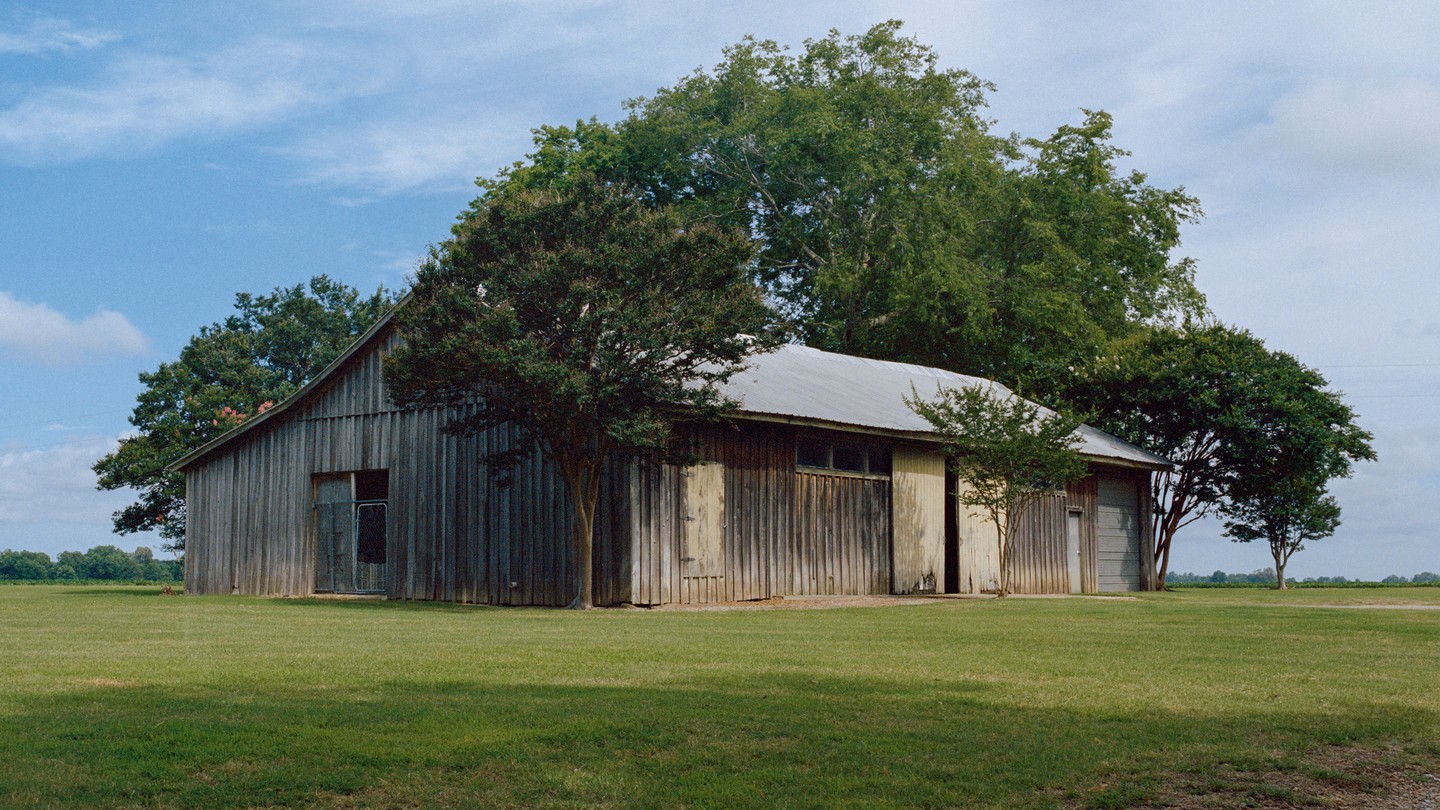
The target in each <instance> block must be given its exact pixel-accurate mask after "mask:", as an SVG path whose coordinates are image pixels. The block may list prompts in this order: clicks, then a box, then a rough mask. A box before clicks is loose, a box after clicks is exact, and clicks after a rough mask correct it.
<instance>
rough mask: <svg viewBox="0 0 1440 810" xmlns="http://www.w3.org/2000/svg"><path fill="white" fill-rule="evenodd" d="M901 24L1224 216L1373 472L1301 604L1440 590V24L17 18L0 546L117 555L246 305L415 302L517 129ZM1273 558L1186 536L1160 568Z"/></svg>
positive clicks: (1004, 108) (5, 69)
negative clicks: (180, 376)
mask: <svg viewBox="0 0 1440 810" xmlns="http://www.w3.org/2000/svg"><path fill="white" fill-rule="evenodd" d="M888 18H897V19H900V20H903V21H905V27H904V30H905V32H906V33H907V34H909V35H911V36H914V37H916V38H917V39H919V40H920V41H922V42H924V43H926V44H928V45H930V46H931V47H933V48H934V49H935V51H936V52H937V54H938V55H939V58H940V62H941V65H942V66H943V67H951V68H963V69H965V70H969V71H971V72H972V73H974V74H976V75H977V76H979V77H981V78H983V79H985V80H988V81H990V82H993V83H994V84H995V86H996V90H995V91H994V92H993V93H992V94H991V95H990V99H989V100H990V108H989V109H990V115H991V117H992V118H993V119H994V120H995V129H996V131H999V132H1017V133H1019V134H1021V135H1024V136H1032V137H1043V136H1045V135H1047V134H1049V133H1051V132H1053V131H1054V130H1055V128H1056V127H1058V126H1060V125H1063V124H1075V123H1079V122H1080V121H1081V120H1082V118H1083V112H1082V110H1084V109H1103V110H1106V111H1108V112H1110V113H1111V114H1112V115H1113V116H1114V120H1115V128H1114V132H1115V143H1116V144H1117V145H1119V146H1121V147H1123V148H1125V149H1127V150H1129V151H1130V152H1131V153H1132V154H1131V156H1130V157H1129V158H1128V159H1127V162H1126V168H1132V169H1137V170H1140V171H1143V172H1145V173H1147V174H1148V176H1149V178H1150V181H1151V182H1152V183H1154V184H1156V185H1159V186H1163V187H1176V186H1184V187H1185V188H1186V189H1187V190H1188V191H1189V192H1190V193H1192V194H1194V195H1196V196H1197V197H1199V199H1200V200H1201V203H1202V205H1203V207H1204V209H1205V212H1206V216H1205V218H1204V219H1203V220H1201V221H1200V222H1198V223H1196V224H1193V225H1190V226H1188V227H1186V228H1185V230H1184V232H1183V236H1184V244H1183V245H1182V247H1181V249H1180V251H1179V253H1178V255H1184V256H1190V257H1193V258H1194V259H1195V260H1196V262H1197V263H1198V267H1199V272H1198V283H1199V286H1200V288H1201V289H1202V291H1203V292H1205V293H1206V295H1207V296H1208V298H1209V303H1210V306H1211V309H1212V310H1213V312H1214V314H1215V315H1216V316H1217V317H1218V318H1219V319H1221V320H1223V321H1226V322H1229V323H1233V324H1237V325H1239V326H1243V327H1245V328H1248V329H1250V330H1252V331H1253V332H1254V333H1255V334H1257V335H1258V336H1260V337H1261V338H1263V339H1264V340H1265V341H1266V342H1267V344H1268V345H1269V346H1271V347H1272V348H1275V349H1281V350H1284V351H1288V352H1292V353H1294V354H1295V355H1297V356H1298V357H1299V358H1300V359H1301V360H1302V361H1304V362H1305V363H1307V364H1309V365H1311V366H1314V367H1317V368H1319V369H1320V370H1321V372H1322V373H1324V374H1325V375H1326V377H1327V378H1328V379H1329V380H1330V381H1331V382H1332V384H1333V387H1334V388H1336V389H1337V390H1340V391H1343V392H1345V394H1346V397H1347V401H1348V402H1349V403H1350V404H1351V405H1352V406H1353V407H1354V408H1355V409H1356V410H1357V411H1358V413H1359V415H1360V423H1361V425H1362V426H1363V427H1365V428H1366V429H1368V430H1370V431H1372V432H1373V433H1374V435H1375V442H1374V444H1375V448H1376V450H1377V452H1378V453H1379V456H1380V460H1379V461H1378V462H1374V463H1367V464H1362V465H1360V466H1359V467H1358V468H1357V470H1356V472H1355V475H1354V477H1353V478H1351V479H1349V480H1344V481H1340V482H1337V483H1336V484H1335V485H1334V487H1333V489H1334V492H1335V494H1336V495H1337V497H1338V498H1339V500H1340V503H1341V506H1342V508H1343V509H1344V523H1343V524H1342V526H1341V527H1340V529H1339V530H1338V531H1337V532H1336V534H1335V536H1333V537H1330V538H1326V539H1324V540H1322V541H1318V542H1316V543H1313V544H1312V545H1311V546H1310V547H1309V548H1308V549H1307V550H1305V551H1303V552H1301V553H1299V554H1297V555H1296V556H1295V558H1294V560H1293V561H1292V562H1291V565H1290V568H1289V572H1288V573H1289V574H1290V575H1291V576H1292V577H1301V578H1303V577H1306V576H1324V575H1330V576H1334V575H1343V576H1348V577H1352V578H1353V577H1365V578H1379V577H1383V576H1386V575H1389V574H1402V575H1411V574H1414V573H1416V572H1419V571H1422V570H1429V571H1440V539H1437V532H1436V526H1437V525H1440V498H1437V497H1436V493H1437V492H1440V420H1437V419H1434V418H1432V416H1431V414H1432V412H1433V411H1434V410H1435V408H1436V406H1437V405H1440V308H1437V306H1436V304H1437V303H1440V274H1437V272H1436V262H1437V258H1436V257H1437V256H1440V49H1436V48H1435V47H1434V43H1435V42H1440V5H1437V4H1434V3H1424V2H1417V3H1403V2H1370V3H1365V4H1355V3H1325V2H1304V3H1253V2H1207V3H1203V4H1202V3H1185V4H1182V3H1119V2H1117V3H1086V4H1075V3H1063V2H1053V3H1046V2H1013V1H1010V0H996V1H995V2H944V3H925V2H902V1H899V0H891V1H890V2H884V3H872V2H844V1H843V0H825V2H805V1H799V2H788V3H774V2H764V3H761V2H742V3H724V2H708V3H693V4H692V3H676V2H640V1H639V0H636V1H635V2H601V1H600V0H594V1H593V2H591V1H580V2H570V3H560V2H554V3H551V2H532V1H531V0H512V2H484V1H483V0H454V1H453V2H447V1H446V0H429V1H426V0H409V1H408V2H404V3H397V2H390V1H389V0H385V1H383V2H382V1H381V0H354V1H353V2H340V0H317V1H316V2H308V3H304V4H298V3H290V2H264V0H259V1H257V2H250V3H233V2H226V3H207V2H193V3H179V4H176V3H158V2H139V1H138V0H137V1H136V2H127V3H113V2H68V3H67V2H53V1H52V2H46V3H43V4H41V3H27V2H25V0H21V2H20V3H18V4H14V3H11V4H6V10H0V372H3V373H0V548H25V549H33V550H38V551H45V552H48V553H50V554H52V555H54V554H56V553H58V552H59V551H62V550H67V549H81V550H83V549H86V548H89V547H91V546H94V545H99V544H102V543H112V544H115V545H119V546H121V547H122V548H126V549H132V548H134V547H135V546H137V545H148V546H151V547H155V548H158V547H159V545H160V542H161V541H160V539H159V538H158V537H156V536H153V535H144V534H141V535H126V536H116V535H114V534H112V533H111V531H110V517H109V516H110V513H111V512H113V511H114V510H116V509H118V508H120V507H122V506H124V505H125V504H126V503H127V502H128V501H129V499H130V496H129V494H128V493H125V492H98V491H96V489H95V479H94V474H93V473H92V472H91V471H90V466H91V465H92V464H93V463H94V461H95V460H96V459H97V458H98V457H100V456H101V455H103V454H104V453H106V452H108V451H109V450H111V449H113V448H114V447H115V443H116V441H117V439H118V438H119V437H121V436H124V435H126V433H127V431H128V430H129V429H130V426H129V425H128V423H127V420H126V417H127V416H128V414H129V412H130V409H131V408H132V407H133V405H134V402H135V397H136V395H137V394H138V393H139V391H140V390H141V387H140V383H139V382H138V379H137V375H138V374H139V373H141V372H143V371H146V370H150V369H153V368H155V367H156V366H157V365H158V364H159V363H161V362H165V361H167V360H170V359H173V358H174V357H175V356H176V355H177V354H178V352H179V350H180V347H181V346H183V345H184V343H185V342H186V341H187V340H188V339H189V338H190V337H191V336H192V335H193V334H195V332H196V331H197V330H198V329H199V327H200V326H202V325H205V324H208V323H212V322H214V321H216V320H219V319H221V318H223V317H224V316H225V315H226V314H228V313H229V312H230V311H231V309H232V306H233V302H234V295H235V293H237V292H242V291H244V292H255V293H260V292H266V291H269V290H271V289H273V288H275V287H277V286H281V285H285V286H290V285H294V284H297V283H301V282H303V281H304V280H306V279H308V278H309V277H311V276H312V275H315V274H319V273H326V274H329V275H331V276H332V277H335V278H338V279H341V280H343V281H345V282H347V283H349V284H352V285H355V286H357V287H360V288H362V289H363V290H367V291H368V290H373V289H374V288H375V287H377V286H378V285H382V284H383V285H385V286H387V287H396V286H400V285H403V284H404V280H405V276H406V274H407V272H409V271H410V270H412V269H413V267H414V265H415V262H416V260H417V259H418V257H419V256H421V255H422V254H423V253H424V251H425V249H426V246H427V245H428V244H430V243H433V242H437V241H439V240H442V239H444V238H445V237H446V236H447V234H448V229H449V226H450V224H451V223H452V222H453V221H454V218H455V215H456V214H457V213H459V212H460V211H461V210H462V209H463V208H464V207H465V204H466V203H467V202H468V201H469V200H470V199H471V198H472V197H474V196H475V188H474V185H473V181H474V179H475V178H476V177H488V176H493V175H494V174H495V172H496V171H497V170H498V169H499V168H501V167H503V166H505V165H507V164H509V163H511V162H513V161H516V160H520V159H522V158H523V157H524V154H525V152H526V151H527V149H528V147H529V146H530V130H531V129H532V128H534V127H536V126H539V125H541V124H569V123H573V122H574V121H576V120H577V119H583V118H590V117H592V116H594V117H598V118H600V119H602V120H614V119H616V118H618V117H620V116H621V115H622V114H623V107H622V105H623V102H624V101H625V100H627V99H630V98H634V97H637V96H644V95H648V94H652V93H654V91H655V90H656V89H658V88H660V87H665V86H669V85H671V84H673V83H674V82H675V81H676V80H677V79H679V78H680V77H682V76H684V75H685V74H687V73H689V72H691V71H694V70H696V69H697V68H702V67H710V66H713V65H714V64H715V63H716V62H717V61H719V59H720V57H721V51H722V49H723V48H724V47H725V46H726V45H727V44H730V43H734V42H736V41H738V40H740V39H741V38H742V37H744V36H746V35H751V34H753V35H755V36H757V37H760V38H765V39H773V40H776V41H777V42H780V43H784V44H788V45H790V46H792V47H801V46H802V45H803V42H804V41H805V40H806V39H807V38H816V37H822V36H824V35H825V33H826V32H827V31H828V30H829V29H831V28H836V29H838V30H840V31H841V32H844V33H860V32H862V31H864V30H865V29H866V28H868V27H869V26H870V25H873V24H875V23H877V22H881V21H883V20H885V19H888ZM1268 565H1270V559H1269V554H1268V551H1267V549H1266V548H1265V547H1264V546H1257V545H1238V544H1234V543H1231V542H1229V541H1228V540H1226V539H1224V538H1223V537H1222V536H1221V528H1220V526H1219V524H1218V523H1215V522H1213V521H1207V522H1205V523H1201V524H1196V525H1194V526H1192V527H1189V528H1188V529H1186V530H1185V531H1184V532H1183V533H1182V534H1181V535H1180V536H1179V537H1178V538H1177V539H1176V546H1175V559H1174V561H1173V562H1172V566H1171V568H1172V570H1175V571H1196V572H1202V573H1208V572H1210V571H1213V570H1216V569H1221V570H1225V571H1232V572H1233V571H1251V570H1255V569H1258V568H1263V567H1266V566H1268Z"/></svg>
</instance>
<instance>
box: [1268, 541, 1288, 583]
mask: <svg viewBox="0 0 1440 810" xmlns="http://www.w3.org/2000/svg"><path fill="white" fill-rule="evenodd" d="M1270 556H1271V557H1274V558H1275V588H1276V590H1281V591H1283V590H1285V588H1286V586H1285V563H1287V562H1289V560H1288V559H1287V558H1286V557H1285V556H1283V555H1282V554H1281V553H1280V551H1279V550H1276V549H1271V551H1270Z"/></svg>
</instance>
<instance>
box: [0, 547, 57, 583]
mask: <svg viewBox="0 0 1440 810" xmlns="http://www.w3.org/2000/svg"><path fill="white" fill-rule="evenodd" d="M53 567H54V566H53V565H52V564H51V562H50V555H49V554H46V553H44V552H43V551H11V550H10V549H6V550H4V551H0V579H17V580H43V579H49V578H50V572H51V570H52V569H53Z"/></svg>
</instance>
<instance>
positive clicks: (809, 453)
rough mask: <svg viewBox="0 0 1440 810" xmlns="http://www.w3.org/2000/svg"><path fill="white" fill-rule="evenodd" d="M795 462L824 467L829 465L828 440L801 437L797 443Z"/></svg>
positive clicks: (805, 465) (807, 465) (802, 464)
mask: <svg viewBox="0 0 1440 810" xmlns="http://www.w3.org/2000/svg"><path fill="white" fill-rule="evenodd" d="M795 464H796V466H800V467H820V468H822V469H824V468H827V467H829V466H830V445H829V444H828V443H826V442H817V441H806V440H804V439H801V440H800V442H799V443H797V444H796V445H795Z"/></svg>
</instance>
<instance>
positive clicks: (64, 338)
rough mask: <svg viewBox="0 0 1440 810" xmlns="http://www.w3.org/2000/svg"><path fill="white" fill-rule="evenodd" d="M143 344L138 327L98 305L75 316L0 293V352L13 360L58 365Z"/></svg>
mask: <svg viewBox="0 0 1440 810" xmlns="http://www.w3.org/2000/svg"><path fill="white" fill-rule="evenodd" d="M146 346H147V341H146V340H145V336H144V335H143V334H141V333H140V330H139V329H136V328H135V325H134V324H132V323H130V321H129V319H127V318H126V317H125V316H124V315H121V314H120V313H118V312H115V311H114V310H109V309H105V308H103V307H102V308H100V309H97V310H95V312H94V313H92V314H90V315H88V316H86V317H84V318H81V319H78V320H77V319H73V318H71V317H69V316H68V315H66V314H65V313H63V312H60V311H58V310H56V309H53V308H51V307H50V306H49V305H47V304H42V303H34V302H30V301H22V300H20V299H18V298H16V297H14V296H12V295H11V294H10V293H7V292H4V291H0V351H4V352H5V353H7V354H9V355H10V356H12V357H13V358H15V359H16V360H34V361H38V362H40V363H43V364H46V365H54V366H59V365H67V364H71V363H75V362H78V361H80V360H82V359H84V358H87V357H89V356H92V355H96V354H107V355H114V354H139V353H141V352H143V351H145V349H146Z"/></svg>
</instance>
